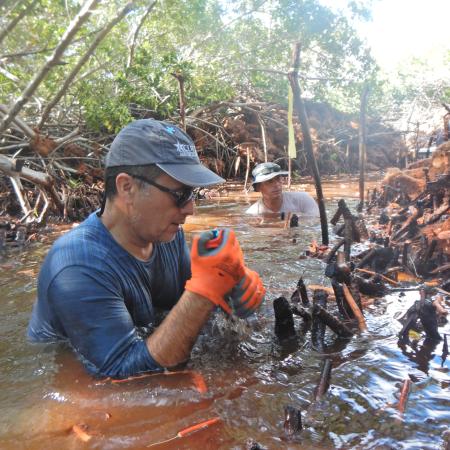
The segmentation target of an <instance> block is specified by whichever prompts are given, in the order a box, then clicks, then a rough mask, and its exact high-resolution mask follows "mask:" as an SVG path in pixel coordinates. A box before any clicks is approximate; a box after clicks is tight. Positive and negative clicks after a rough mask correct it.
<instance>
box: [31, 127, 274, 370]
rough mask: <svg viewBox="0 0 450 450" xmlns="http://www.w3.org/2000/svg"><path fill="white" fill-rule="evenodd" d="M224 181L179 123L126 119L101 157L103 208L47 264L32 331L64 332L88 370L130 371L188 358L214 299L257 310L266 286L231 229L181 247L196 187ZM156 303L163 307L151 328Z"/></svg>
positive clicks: (235, 309)
mask: <svg viewBox="0 0 450 450" xmlns="http://www.w3.org/2000/svg"><path fill="white" fill-rule="evenodd" d="M223 181H224V180H223V179H222V178H220V177H219V176H218V175H216V174H215V173H214V172H212V171H210V170H209V169H207V168H206V167H204V166H203V165H202V164H201V163H200V160H199V158H198V155H197V151H196V149H195V146H194V143H193V142H192V140H191V139H190V137H189V136H188V135H187V134H186V133H185V132H183V131H182V130H180V129H179V128H177V127H176V126H174V125H171V124H169V123H165V122H160V121H157V120H152V119H144V120H137V121H135V122H132V123H131V124H129V125H127V126H126V127H125V128H124V129H123V130H122V131H121V132H120V133H119V134H118V135H117V136H116V138H115V139H114V141H113V143H112V144H111V147H110V150H109V152H108V155H107V157H106V163H105V196H104V200H103V203H102V208H101V209H100V211H98V212H94V213H92V214H91V215H90V216H89V217H88V218H87V219H86V220H85V221H84V222H83V223H81V224H80V225H79V226H78V227H77V228H75V229H73V230H72V231H70V232H69V233H67V234H66V235H64V236H62V237H61V238H59V239H58V240H57V241H56V242H55V244H54V245H53V246H52V248H51V249H50V251H49V253H48V255H47V257H46V259H45V261H44V263H43V266H42V268H41V271H40V274H39V279H38V298H37V301H36V303H35V305H34V308H33V313H32V317H31V321H30V324H29V327H28V336H29V338H30V339H31V340H32V341H34V342H53V341H61V340H64V341H67V342H68V343H69V344H70V345H71V347H72V348H73V349H74V350H75V351H76V353H77V354H78V356H79V357H80V359H81V360H82V362H83V363H84V365H85V367H86V368H87V370H88V371H89V372H90V373H92V374H94V375H97V376H110V377H128V376H131V375H137V374H140V373H143V372H147V371H158V370H163V368H167V367H169V368H170V367H174V366H176V365H178V364H180V363H182V362H184V361H185V360H186V359H187V358H188V357H189V355H190V352H191V349H192V346H193V345H194V343H195V341H196V339H197V336H198V335H199V333H200V331H201V329H202V327H203V325H204V324H205V322H206V321H207V320H208V318H209V316H210V313H211V311H212V310H213V309H214V308H215V307H216V306H220V307H221V308H222V309H223V310H224V311H226V312H227V313H229V314H235V315H237V316H238V317H246V316H248V315H249V314H251V313H252V312H254V310H255V309H256V308H257V307H258V306H259V304H260V303H261V301H262V299H263V296H264V292H265V290H264V287H263V285H262V283H261V280H260V278H259V276H258V274H257V273H256V272H253V271H251V270H249V269H248V268H247V267H245V264H244V259H243V254H242V251H241V249H240V247H239V243H238V242H237V239H236V237H235V235H234V233H233V231H232V230H214V231H210V232H206V233H203V234H202V235H201V236H200V237H195V238H194V239H193V244H192V251H191V255H189V251H188V248H187V245H186V242H185V238H184V234H183V230H182V228H181V225H182V224H183V223H184V222H185V220H186V217H187V216H188V215H190V214H193V210H194V204H193V203H194V200H193V199H194V187H198V186H209V185H212V184H217V183H221V182H223ZM230 292H231V294H230ZM157 307H158V308H162V309H165V310H170V312H168V314H167V315H166V317H165V318H164V320H163V321H162V323H161V324H160V325H159V326H157V328H156V329H154V328H155V326H156V325H157V324H156V323H155V308H157Z"/></svg>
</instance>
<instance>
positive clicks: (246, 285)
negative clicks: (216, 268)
mask: <svg viewBox="0 0 450 450" xmlns="http://www.w3.org/2000/svg"><path fill="white" fill-rule="evenodd" d="M265 293H266V289H265V288H264V286H263V284H262V281H261V278H260V277H259V275H258V274H257V273H256V272H254V271H253V270H250V269H248V268H247V267H246V268H245V276H244V278H242V279H241V281H239V283H238V284H237V285H236V286H235V287H234V288H233V290H232V291H231V292H230V294H229V295H228V296H227V300H228V303H229V304H230V305H231V308H232V310H233V313H234V314H235V315H236V316H237V317H240V318H241V319H245V318H246V317H248V316H249V315H250V314H253V313H254V312H255V311H256V310H257V309H258V308H259V305H260V304H261V302H262V300H263V299H264V295H265Z"/></svg>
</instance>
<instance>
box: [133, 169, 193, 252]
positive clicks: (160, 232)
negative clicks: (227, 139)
mask: <svg viewBox="0 0 450 450" xmlns="http://www.w3.org/2000/svg"><path fill="white" fill-rule="evenodd" d="M135 181H136V183H137V180H135ZM154 181H155V182H157V183H158V184H159V185H160V186H162V187H165V188H167V189H171V190H174V191H183V190H185V189H187V186H185V185H183V184H182V183H180V182H179V181H177V180H175V179H174V178H172V177H170V176H169V175H167V174H165V173H164V174H162V175H160V176H159V177H157V178H156V179H155V180H154ZM128 211H129V221H130V225H131V227H132V231H133V234H134V236H135V239H136V240H137V243H139V242H141V243H149V242H169V241H171V240H172V239H173V238H174V237H175V234H176V233H177V231H178V228H179V227H180V225H181V224H183V223H184V222H185V221H186V217H187V216H189V215H191V214H193V212H194V201H193V200H192V199H191V200H189V201H188V202H187V203H186V204H185V205H182V206H177V203H176V199H175V197H174V196H173V195H172V194H171V193H169V192H164V191H162V190H160V189H159V188H158V187H156V186H152V185H150V184H146V183H145V182H144V186H143V187H142V188H141V189H137V190H136V192H135V194H134V197H133V202H132V204H131V205H130V206H129V210H128Z"/></svg>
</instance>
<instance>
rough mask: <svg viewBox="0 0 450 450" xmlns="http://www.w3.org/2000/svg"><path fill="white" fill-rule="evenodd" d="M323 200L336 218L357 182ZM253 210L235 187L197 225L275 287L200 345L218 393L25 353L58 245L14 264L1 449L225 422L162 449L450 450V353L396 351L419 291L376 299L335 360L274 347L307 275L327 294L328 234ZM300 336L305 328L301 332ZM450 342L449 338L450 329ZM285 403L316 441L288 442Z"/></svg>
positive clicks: (94, 442) (123, 439)
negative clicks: (115, 378) (317, 249)
mask: <svg viewBox="0 0 450 450" xmlns="http://www.w3.org/2000/svg"><path fill="white" fill-rule="evenodd" d="M296 188H298V187H297V186H296ZM301 188H304V186H302V187H301ZM307 190H309V191H310V190H311V186H308V187H307ZM324 193H325V197H326V198H327V209H328V212H329V215H331V213H332V212H334V210H335V204H336V201H337V199H339V198H341V197H346V198H348V199H350V200H349V203H350V204H352V205H354V204H356V201H357V200H356V198H355V196H356V195H357V184H356V183H354V182H350V181H347V182H345V183H344V182H342V181H341V182H339V181H336V182H334V183H327V184H326V185H325V189H324ZM251 200H252V196H250V197H249V196H246V195H244V194H241V193H239V192H238V191H233V187H230V189H229V196H228V197H226V198H217V199H211V200H206V201H201V202H199V204H198V206H197V210H196V215H195V216H193V217H191V218H190V219H189V221H188V223H187V224H186V226H185V230H186V231H187V234H188V235H189V234H190V232H196V231H201V230H205V229H209V228H211V227H214V226H231V227H233V228H234V229H235V230H236V233H237V235H238V237H239V241H240V243H241V246H242V248H243V250H244V254H245V257H246V261H247V264H248V265H249V266H250V267H251V268H252V269H254V270H257V271H258V272H259V273H260V274H261V276H262V278H263V280H264V283H265V285H266V287H267V297H266V302H265V305H264V306H263V307H262V308H261V310H260V312H259V313H258V315H257V317H256V318H254V319H252V320H250V321H248V322H243V321H237V322H230V321H229V320H226V319H225V318H224V316H222V315H221V314H220V313H219V314H217V316H216V317H215V318H214V319H213V320H212V321H211V323H209V324H208V326H207V327H206V329H205V332H204V333H203V334H202V336H201V337H200V338H199V340H198V342H197V344H196V346H195V348H194V351H193V354H192V358H191V360H190V362H189V364H188V366H187V367H186V369H187V370H191V371H196V372H197V373H199V374H201V376H202V377H203V379H204V381H205V383H206V386H207V391H206V392H202V391H203V389H201V386H199V385H198V384H196V383H195V380H194V379H193V378H192V376H191V373H186V372H182V373H179V374H176V375H170V376H163V375H157V376H153V377H148V378H142V379H139V380H134V381H130V382H125V383H119V384H116V383H110V382H106V383H99V382H98V381H96V380H93V379H92V378H90V377H89V376H88V375H86V374H85V373H84V370H83V368H82V366H81V365H80V363H78V362H77V360H76V359H75V358H74V357H73V355H72V353H71V352H70V350H68V349H66V348H64V347H62V346H61V345H59V346H55V345H46V346H36V345H30V344H29V343H27V342H26V339H25V330H26V326H27V323H28V319H29V316H30V311H31V307H32V304H33V301H34V297H35V293H36V275H37V272H38V270H39V264H40V262H41V260H42V258H43V257H44V255H45V253H46V251H47V248H48V246H45V245H37V246H33V247H30V248H28V249H26V250H25V251H23V252H22V251H21V252H19V251H15V250H11V251H10V252H9V254H8V255H6V256H3V259H1V260H0V267H1V271H0V286H1V292H2V296H1V302H2V305H1V311H2V314H1V316H0V335H1V340H0V383H1V386H2V389H1V391H0V405H1V411H2V414H1V417H0V448H1V449H20V448H24V449H44V448H45V449H79V448H100V449H118V448H131V449H137V448H146V447H147V446H148V445H150V444H154V443H158V442H162V441H165V440H167V439H170V438H174V437H176V435H177V432H179V431H180V430H182V429H184V428H186V427H189V426H191V425H194V424H196V423H199V422H202V421H204V420H208V419H211V418H215V417H218V418H219V419H220V420H219V421H218V422H217V423H215V424H213V425H211V426H210V427H208V428H206V429H203V430H201V431H198V432H197V433H193V434H191V435H188V436H186V437H180V438H175V439H173V440H171V441H168V442H165V443H161V444H160V445H157V446H154V447H151V448H157V449H203V450H207V449H231V448H232V449H245V448H247V446H248V443H249V442H250V441H251V440H254V441H257V442H258V443H259V444H260V445H261V446H262V447H264V448H267V449H296V448H302V449H332V448H345V449H349V448H356V449H366V448H367V449H375V448H376V449H403V448H404V449H444V448H445V444H444V441H445V439H449V437H448V433H449V431H448V429H449V423H450V365H449V362H448V360H443V358H442V350H443V344H442V342H441V343H439V344H437V345H436V346H434V347H427V346H426V345H423V342H422V341H420V342H419V344H418V346H417V348H416V349H412V348H407V349H404V350H403V351H402V349H400V348H399V347H398V346H397V338H396V335H397V333H398V332H399V330H400V329H401V324H400V323H399V322H398V321H397V320H396V319H395V316H396V315H397V314H398V313H399V312H400V311H401V312H403V311H405V310H406V309H407V308H408V307H409V305H410V304H411V303H412V302H414V301H415V300H417V299H418V292H416V291H410V292H407V293H406V294H407V295H405V296H403V297H400V296H399V295H397V294H395V295H388V296H386V297H385V298H383V299H378V300H377V301H376V303H375V304H374V305H373V306H371V307H370V308H369V309H368V310H366V311H365V315H366V319H367V324H368V329H369V331H368V332H367V333H366V334H363V335H361V334H360V335H357V336H354V337H353V338H352V339H351V340H350V341H349V342H337V341H335V340H334V338H333V336H332V334H327V344H328V345H327V347H326V349H325V351H324V353H323V354H321V353H318V352H317V351H315V350H314V349H312V348H311V345H310V339H309V334H307V335H306V336H302V335H299V339H298V342H297V343H296V345H291V346H290V347H289V348H286V347H283V346H280V345H279V344H278V343H277V341H276V339H274V331H273V328H274V320H273V309H272V300H273V299H274V298H276V297H278V296H280V295H285V296H290V294H291V293H292V291H293V289H294V288H295V285H296V282H297V280H298V278H299V276H300V275H301V274H303V277H304V279H305V282H306V283H307V284H327V285H328V281H327V279H326V278H325V276H324V275H323V272H324V264H323V262H321V261H319V260H315V259H301V258H300V256H301V255H303V254H304V251H305V248H306V246H307V245H308V243H310V242H311V240H312V239H314V238H316V239H318V240H320V225H319V224H318V223H317V222H315V221H311V220H304V221H302V222H301V223H300V227H299V228H296V229H284V228H283V223H282V222H281V221H280V222H276V221H275V222H272V223H266V224H264V225H260V224H259V221H258V220H254V219H251V218H248V217H246V216H245V215H244V214H243V211H244V210H245V209H246V207H247V206H248V205H249V204H250V201H251ZM294 240H295V243H294V242H293V241H294ZM447 306H450V305H449V302H447ZM296 327H297V329H298V330H300V328H301V321H300V320H298V322H296ZM440 332H441V334H443V333H447V334H450V326H449V325H448V324H447V325H445V326H444V327H441V328H440ZM327 333H328V332H327ZM325 357H328V358H331V359H332V361H333V371H332V378H331V385H330V389H329V391H328V393H327V394H326V395H325V396H324V397H323V398H322V399H321V400H320V401H318V402H314V401H313V392H314V388H315V387H316V385H317V382H318V379H319V375H320V368H321V364H322V362H323V359H324V358H325ZM407 378H409V379H411V380H412V381H413V383H412V387H411V392H410V395H409V399H408V403H407V406H406V410H405V412H404V414H403V415H402V416H400V415H399V413H398V412H397V411H396V409H395V405H396V403H397V401H398V396H399V392H400V388H401V385H402V383H403V380H405V379H407ZM287 404H289V405H292V406H295V407H296V408H300V409H301V410H302V411H303V423H304V430H303V432H302V433H301V434H299V435H298V436H296V437H294V438H288V437H287V436H286V435H285V433H284V431H283V422H284V412H283V410H284V406H285V405H287ZM75 424H78V425H82V424H85V425H87V426H88V427H89V433H90V434H91V435H92V438H91V439H90V440H89V442H82V441H81V440H80V439H79V438H77V437H76V436H75V434H74V433H73V432H72V431H71V429H72V426H73V425H75Z"/></svg>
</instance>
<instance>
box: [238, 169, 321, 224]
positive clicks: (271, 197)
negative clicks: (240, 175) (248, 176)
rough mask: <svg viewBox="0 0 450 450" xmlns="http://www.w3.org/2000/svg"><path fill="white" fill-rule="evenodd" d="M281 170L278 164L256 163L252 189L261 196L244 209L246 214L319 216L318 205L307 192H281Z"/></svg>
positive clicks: (283, 175) (284, 175) (285, 174)
mask: <svg viewBox="0 0 450 450" xmlns="http://www.w3.org/2000/svg"><path fill="white" fill-rule="evenodd" d="M287 175H288V172H283V171H282V170H281V167H280V166H279V165H278V164H275V163H272V162H267V163H261V164H258V165H257V166H256V167H255V168H254V169H253V171H252V177H253V183H252V185H253V189H254V190H255V191H256V192H261V198H260V199H259V200H258V201H257V202H256V203H254V204H253V205H251V206H250V208H248V209H247V210H246V213H247V214H253V215H270V214H279V213H295V214H298V215H299V216H300V217H301V216H313V217H319V207H318V205H317V203H316V201H315V200H314V199H313V198H312V197H311V196H310V195H309V194H308V193H307V192H283V177H286V176H287Z"/></svg>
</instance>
